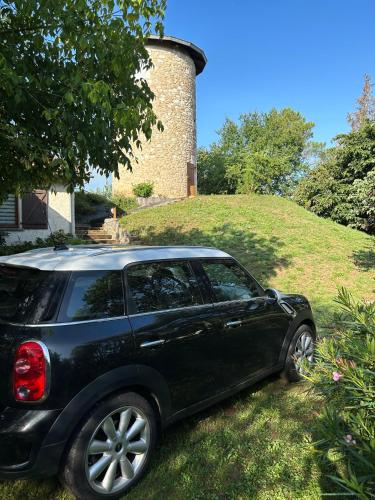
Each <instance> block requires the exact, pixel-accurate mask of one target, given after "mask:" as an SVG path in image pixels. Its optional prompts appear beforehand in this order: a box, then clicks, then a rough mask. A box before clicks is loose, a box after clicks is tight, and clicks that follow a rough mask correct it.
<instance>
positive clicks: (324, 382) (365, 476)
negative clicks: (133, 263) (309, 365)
mask: <svg viewBox="0 0 375 500" xmlns="http://www.w3.org/2000/svg"><path fill="white" fill-rule="evenodd" d="M337 302H338V303H339V305H340V307H341V310H342V313H341V314H339V315H338V316H336V318H335V323H334V329H333V333H332V334H330V335H327V336H325V337H324V338H323V339H321V340H320V341H319V342H318V344H317V358H316V363H315V366H314V368H313V369H310V370H309V371H308V374H307V375H306V377H307V378H308V379H309V380H310V381H311V382H313V384H314V386H315V389H316V390H317V391H318V393H320V394H321V395H323V396H324V398H325V400H326V404H325V406H324V410H323V411H322V413H321V414H320V417H319V418H318V420H317V425H316V429H315V430H316V435H317V439H316V441H315V443H314V445H315V447H316V449H317V451H318V452H319V453H321V455H322V458H323V460H324V461H325V462H327V463H326V465H328V471H329V472H330V476H329V477H330V478H331V479H332V481H333V482H334V483H336V486H337V488H339V490H340V491H339V492H338V493H340V494H346V495H353V496H356V497H357V498H361V499H370V498H375V302H367V303H366V302H357V301H355V300H354V299H353V297H352V295H351V294H350V293H349V292H348V291H347V290H345V289H341V290H340V292H339V296H338V299H337Z"/></svg>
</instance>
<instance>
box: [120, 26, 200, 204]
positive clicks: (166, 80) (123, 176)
mask: <svg viewBox="0 0 375 500" xmlns="http://www.w3.org/2000/svg"><path fill="white" fill-rule="evenodd" d="M146 47H147V50H148V52H149V54H150V57H151V60H152V62H153V65H154V67H153V68H152V69H151V70H149V71H147V72H146V73H145V75H143V76H144V78H145V79H146V80H147V82H148V84H149V86H150V88H151V90H152V91H153V92H154V94H155V100H154V102H153V107H154V111H155V113H156V115H157V117H158V119H159V120H161V121H162V123H163V125H164V131H163V132H159V131H158V130H156V128H155V130H154V132H153V134H152V138H151V141H149V142H146V141H145V140H144V141H142V150H137V152H136V156H137V159H138V163H136V162H134V163H133V172H129V171H128V170H126V168H125V167H120V179H115V178H114V179H113V185H112V189H113V192H114V193H116V194H120V193H121V194H123V195H126V196H131V195H132V188H133V186H134V185H135V184H138V183H139V182H145V181H151V182H153V183H154V194H155V195H156V196H163V197H166V198H184V197H186V196H190V195H194V194H195V193H196V186H197V174H196V155H197V141H196V95H195V78H196V76H197V75H199V74H200V73H201V72H202V71H203V69H204V67H205V65H206V62H207V59H206V56H205V54H204V52H203V51H202V50H201V49H199V48H198V47H196V46H195V45H193V44H192V43H190V42H186V41H184V40H180V39H178V38H174V37H171V36H164V37H163V38H162V39H160V38H159V37H157V36H150V37H149V39H148V41H147V44H146Z"/></svg>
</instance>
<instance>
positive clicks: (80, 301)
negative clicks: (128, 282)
mask: <svg viewBox="0 0 375 500" xmlns="http://www.w3.org/2000/svg"><path fill="white" fill-rule="evenodd" d="M124 313H125V304H124V292H123V285H122V273H121V271H80V272H72V274H71V277H70V280H69V284H68V287H67V290H66V293H65V298H64V301H63V304H62V306H61V310H60V313H59V321H63V322H69V321H87V320H92V319H101V318H112V317H116V316H123V315H124Z"/></svg>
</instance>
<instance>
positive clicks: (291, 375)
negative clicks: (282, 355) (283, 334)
mask: <svg viewBox="0 0 375 500" xmlns="http://www.w3.org/2000/svg"><path fill="white" fill-rule="evenodd" d="M304 334H308V335H309V336H310V337H311V339H312V342H313V346H314V345H315V342H316V334H315V332H314V330H313V329H312V328H311V327H310V326H309V325H301V326H300V327H299V328H298V329H297V330H296V332H295V334H294V336H293V339H292V341H291V343H290V345H289V349H288V353H287V356H286V360H285V366H284V369H283V371H282V372H281V376H282V377H283V378H285V379H286V380H287V381H288V382H299V381H300V380H301V379H302V376H301V374H300V373H299V371H298V368H297V365H296V362H295V351H296V345H297V342H298V340H299V339H300V338H301V337H302V336H303V335H304Z"/></svg>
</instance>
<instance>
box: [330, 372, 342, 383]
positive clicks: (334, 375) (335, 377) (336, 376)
mask: <svg viewBox="0 0 375 500" xmlns="http://www.w3.org/2000/svg"><path fill="white" fill-rule="evenodd" d="M342 377H343V374H342V373H340V372H333V373H332V379H333V380H334V381H335V382H338V381H339V380H340V378H342Z"/></svg>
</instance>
